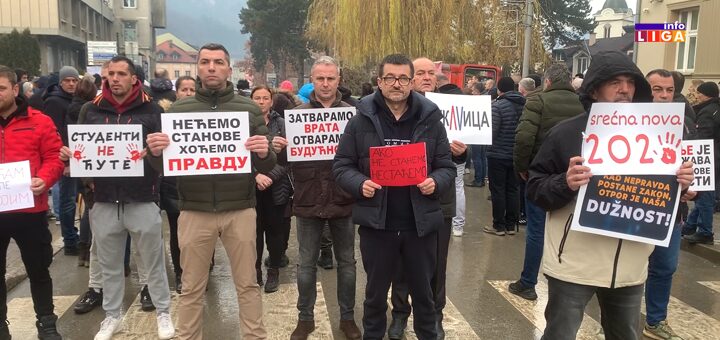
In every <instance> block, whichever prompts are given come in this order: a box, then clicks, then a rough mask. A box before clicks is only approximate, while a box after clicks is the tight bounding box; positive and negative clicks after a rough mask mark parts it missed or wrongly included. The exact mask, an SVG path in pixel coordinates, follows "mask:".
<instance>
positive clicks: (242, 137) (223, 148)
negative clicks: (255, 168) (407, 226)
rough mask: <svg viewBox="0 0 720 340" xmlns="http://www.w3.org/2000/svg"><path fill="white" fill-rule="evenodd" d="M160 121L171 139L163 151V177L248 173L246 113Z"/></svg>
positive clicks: (170, 115)
mask: <svg viewBox="0 0 720 340" xmlns="http://www.w3.org/2000/svg"><path fill="white" fill-rule="evenodd" d="M161 119H162V131H163V133H165V134H167V135H168V137H169V138H170V145H169V146H168V147H167V149H165V150H164V151H163V168H164V170H165V172H164V175H165V176H190V175H214V174H239V173H250V171H251V169H252V166H251V164H250V151H248V150H247V149H245V141H246V140H247V139H248V137H250V119H249V114H248V113H247V112H185V113H164V114H163V115H162V117H161Z"/></svg>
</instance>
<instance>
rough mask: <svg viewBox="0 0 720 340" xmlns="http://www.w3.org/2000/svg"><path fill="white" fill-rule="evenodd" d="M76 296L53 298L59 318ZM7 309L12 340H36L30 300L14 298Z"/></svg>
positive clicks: (33, 313)
mask: <svg viewBox="0 0 720 340" xmlns="http://www.w3.org/2000/svg"><path fill="white" fill-rule="evenodd" d="M77 298H78V297H77V295H69V296H68V295H64V296H54V297H53V303H54V304H55V313H56V314H57V315H58V316H60V315H62V314H63V313H64V312H65V311H67V310H68V309H69V308H70V307H71V306H72V305H73V303H75V300H77ZM7 307H8V322H10V326H9V328H10V334H12V337H13V339H14V340H36V339H37V328H36V327H35V310H34V309H33V302H32V298H30V297H24V298H15V299H12V300H10V302H8V304H7Z"/></svg>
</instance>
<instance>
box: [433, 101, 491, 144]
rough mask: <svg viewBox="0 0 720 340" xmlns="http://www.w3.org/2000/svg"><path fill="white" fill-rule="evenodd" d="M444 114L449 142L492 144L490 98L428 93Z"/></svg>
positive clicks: (443, 119) (444, 123)
mask: <svg viewBox="0 0 720 340" xmlns="http://www.w3.org/2000/svg"><path fill="white" fill-rule="evenodd" d="M425 97H426V98H427V99H430V100H432V101H433V102H434V103H435V104H436V105H437V106H438V107H439V108H440V112H442V115H443V117H442V119H441V121H442V122H443V125H444V126H445V131H447V136H448V140H449V141H451V142H452V141H453V140H457V141H460V142H463V143H465V144H473V145H491V144H492V106H491V103H490V96H485V95H483V96H468V95H463V94H444V93H433V92H426V93H425Z"/></svg>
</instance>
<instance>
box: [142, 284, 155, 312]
mask: <svg viewBox="0 0 720 340" xmlns="http://www.w3.org/2000/svg"><path fill="white" fill-rule="evenodd" d="M140 309H142V310H143V311H145V312H151V311H154V310H155V305H154V304H153V302H152V298H151V297H150V291H149V290H148V286H144V287H143V289H142V290H141V291H140Z"/></svg>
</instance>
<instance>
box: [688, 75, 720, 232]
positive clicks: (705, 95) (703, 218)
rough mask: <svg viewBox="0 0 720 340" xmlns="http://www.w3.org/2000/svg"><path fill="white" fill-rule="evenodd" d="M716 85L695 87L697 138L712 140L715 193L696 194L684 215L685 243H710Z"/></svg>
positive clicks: (718, 130)
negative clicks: (686, 214)
mask: <svg viewBox="0 0 720 340" xmlns="http://www.w3.org/2000/svg"><path fill="white" fill-rule="evenodd" d="M718 92H720V91H718V85H717V84H715V83H714V82H705V83H702V84H700V86H698V87H697V99H698V100H699V101H700V103H699V104H697V105H695V106H693V109H694V110H695V113H696V122H697V123H696V124H697V125H696V126H697V139H712V140H713V141H714V143H713V144H714V147H715V176H716V180H715V188H716V189H715V191H703V192H698V195H697V197H696V198H695V208H693V210H692V211H691V212H690V215H688V219H687V221H686V222H685V226H684V227H683V229H682V234H683V235H684V238H685V239H686V240H687V241H688V242H689V243H704V244H713V243H714V237H713V235H714V234H713V225H712V223H713V208H714V205H715V193H717V192H718V189H717V186H718V181H717V174H718V169H719V168H720V167H718V152H720V149H719V148H720V99H718Z"/></svg>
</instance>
